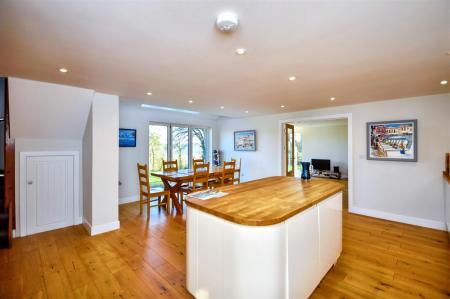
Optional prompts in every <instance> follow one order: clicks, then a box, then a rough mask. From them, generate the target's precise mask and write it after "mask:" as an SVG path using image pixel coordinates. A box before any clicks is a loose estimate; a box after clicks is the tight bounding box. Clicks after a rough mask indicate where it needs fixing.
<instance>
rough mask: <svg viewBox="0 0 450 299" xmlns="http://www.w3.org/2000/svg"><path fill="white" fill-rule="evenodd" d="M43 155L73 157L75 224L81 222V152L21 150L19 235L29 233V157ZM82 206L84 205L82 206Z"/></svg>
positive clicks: (18, 210)
mask: <svg viewBox="0 0 450 299" xmlns="http://www.w3.org/2000/svg"><path fill="white" fill-rule="evenodd" d="M42 156H71V157H73V220H74V224H80V223H81V222H82V221H81V220H82V215H81V213H80V210H79V209H80V207H81V205H82V203H81V202H80V196H79V193H80V153H79V152H77V151H56V152H53V151H51V152H20V162H19V169H20V170H19V173H20V178H19V188H20V189H19V190H20V193H19V209H16V225H17V227H16V232H18V234H17V233H16V234H15V235H16V236H18V237H24V236H26V235H27V232H26V231H27V223H26V221H27V210H26V199H27V198H26V197H27V196H26V194H27V158H28V157H42ZM81 208H82V207H81Z"/></svg>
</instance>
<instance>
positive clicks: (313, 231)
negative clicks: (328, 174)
mask: <svg viewBox="0 0 450 299" xmlns="http://www.w3.org/2000/svg"><path fill="white" fill-rule="evenodd" d="M271 184H277V186H279V187H280V185H284V187H285V189H284V190H282V189H279V188H278V187H277V190H276V191H273V192H267V191H269V190H268V188H270V185H271ZM341 190H342V186H340V185H339V184H338V183H335V182H330V181H325V180H317V181H314V180H313V181H311V182H306V183H302V182H301V181H299V180H296V179H294V178H287V177H271V178H266V179H262V180H258V181H253V182H248V183H243V184H240V185H236V186H229V187H223V188H221V191H223V192H226V193H228V195H227V196H225V197H222V198H216V199H210V200H207V201H201V200H198V199H195V198H194V197H190V198H188V200H187V201H188V208H187V289H188V291H189V292H190V293H191V294H192V295H194V296H195V297H196V298H199V299H203V298H210V299H221V298H223V299H231V298H232V299H238V298H243V299H251V298H255V299H262V298H270V299H278V298H296V299H297V298H307V297H308V296H309V295H310V294H311V293H312V292H313V290H314V289H315V288H316V287H317V285H318V284H319V282H320V280H321V279H322V278H323V277H324V276H325V274H326V273H327V271H328V270H329V269H330V268H331V267H332V266H333V264H334V263H336V261H337V259H338V257H339V255H340V253H341V250H342V192H341Z"/></svg>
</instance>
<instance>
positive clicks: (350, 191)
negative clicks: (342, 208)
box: [278, 113, 354, 212]
mask: <svg viewBox="0 0 450 299" xmlns="http://www.w3.org/2000/svg"><path fill="white" fill-rule="evenodd" d="M334 119H347V142H348V146H347V151H348V153H347V164H348V210H349V211H350V212H352V211H353V207H354V200H353V133H352V128H353V127H352V114H351V113H343V114H331V115H322V116H313V117H298V118H293V119H286V120H280V121H279V126H280V131H279V133H280V138H279V139H278V140H280V142H281V146H280V147H279V149H281V155H280V159H281V173H282V174H283V173H285V172H284V171H285V166H284V164H285V163H283V161H284V159H285V157H284V150H283V146H284V141H283V140H284V138H283V137H284V133H283V132H284V131H283V129H284V124H285V123H296V122H305V121H314V120H334Z"/></svg>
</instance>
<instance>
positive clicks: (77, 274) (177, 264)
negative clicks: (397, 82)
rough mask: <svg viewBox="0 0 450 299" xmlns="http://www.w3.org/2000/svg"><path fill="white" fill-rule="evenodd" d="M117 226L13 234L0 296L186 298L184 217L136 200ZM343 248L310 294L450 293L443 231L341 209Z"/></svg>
mask: <svg viewBox="0 0 450 299" xmlns="http://www.w3.org/2000/svg"><path fill="white" fill-rule="evenodd" d="M120 221H121V229H120V230H118V231H115V232H110V233H106V234H102V235H99V236H95V237H89V236H88V235H87V234H86V232H85V231H84V229H83V227H82V226H75V227H70V228H66V229H60V230H55V231H52V232H47V233H42V234H37V235H33V236H29V237H26V238H20V239H15V240H14V243H13V248H12V249H8V250H0V298H58V299H59V298H100V297H103V298H133V297H135V298H160V297H161V298H191V297H190V295H189V294H188V293H187V291H186V289H185V271H186V266H185V239H186V238H185V218H184V216H167V215H165V213H164V211H163V210H161V212H158V209H153V211H152V213H151V220H150V222H149V223H147V222H146V217H145V216H141V217H139V216H138V206H137V205H136V204H134V203H133V204H126V205H122V206H121V207H120ZM343 238H344V240H343V241H344V243H343V244H344V248H343V253H342V255H341V257H340V259H339V261H338V263H337V265H336V266H335V267H334V268H332V269H331V270H330V272H329V273H328V274H327V276H326V277H325V278H324V280H323V281H322V283H321V284H320V285H319V287H318V288H317V289H316V290H315V292H314V294H313V295H312V298H410V297H411V298H449V297H450V245H449V242H448V239H447V236H446V233H445V232H441V231H435V230H431V229H425V228H419V227H414V226H410V225H404V224H398V223H393V222H388V221H383V220H378V219H373V218H368V217H363V216H358V215H353V214H348V213H344V236H343Z"/></svg>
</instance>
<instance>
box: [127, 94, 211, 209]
mask: <svg viewBox="0 0 450 299" xmlns="http://www.w3.org/2000/svg"><path fill="white" fill-rule="evenodd" d="M149 122H162V123H176V124H185V125H199V126H207V127H210V128H211V130H212V140H211V143H212V149H214V148H216V147H217V145H218V136H217V121H216V117H214V116H209V115H204V114H201V115H191V114H186V113H179V112H165V111H159V110H153V109H148V108H142V107H140V104H139V103H134V102H130V101H121V102H120V127H121V128H127V129H136V130H137V131H136V136H137V137H136V147H135V148H132V147H131V148H123V147H122V148H120V149H119V180H120V182H121V186H120V187H119V197H120V202H121V203H125V202H130V201H136V200H138V194H139V189H138V179H137V170H136V163H138V162H139V163H148V126H149ZM212 149H211V150H212Z"/></svg>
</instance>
